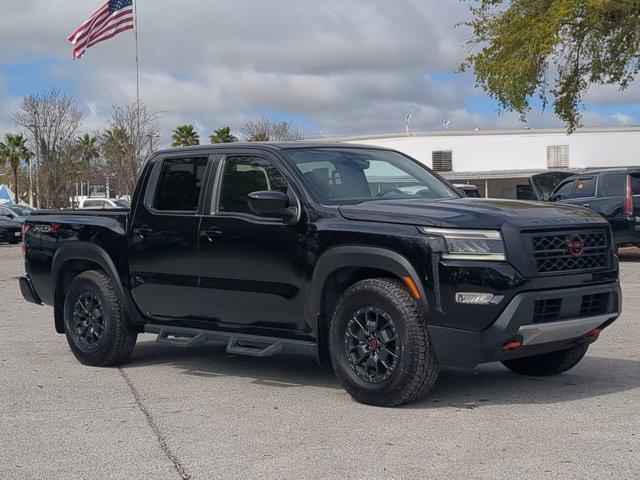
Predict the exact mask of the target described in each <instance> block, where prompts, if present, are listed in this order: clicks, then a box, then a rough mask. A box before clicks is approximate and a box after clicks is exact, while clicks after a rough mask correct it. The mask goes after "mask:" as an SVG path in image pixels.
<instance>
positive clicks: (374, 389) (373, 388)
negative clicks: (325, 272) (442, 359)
mask: <svg viewBox="0 0 640 480" xmlns="http://www.w3.org/2000/svg"><path fill="white" fill-rule="evenodd" d="M369 306H371V307H375V308H378V309H381V310H382V311H384V312H386V313H387V314H388V315H389V317H391V318H392V319H393V322H394V323H395V326H396V327H397V334H398V338H399V347H400V351H399V356H398V359H397V360H396V365H395V368H394V369H393V370H392V371H391V374H390V376H389V378H387V379H385V380H383V381H381V382H379V383H370V382H367V381H365V380H363V379H362V378H360V377H359V376H358V375H357V374H356V373H355V372H354V371H353V369H352V367H351V365H350V364H349V361H348V359H347V351H346V348H345V333H346V329H347V325H348V322H349V320H350V319H351V318H352V316H353V315H354V313H355V312H357V311H358V310H359V309H361V308H363V307H369ZM329 354H330V356H331V364H332V366H333V370H334V372H335V375H336V377H337V378H338V380H339V381H340V383H341V384H342V385H343V386H344V388H345V390H346V391H347V392H348V393H349V394H350V395H351V396H352V397H353V398H354V399H355V400H357V401H358V402H361V403H365V404H368V405H377V406H383V407H393V406H397V405H402V404H406V403H409V402H412V401H414V400H416V399H417V398H419V397H421V396H423V395H425V394H426V393H427V392H428V391H429V390H430V389H431V388H432V387H433V385H434V384H435V382H436V380H437V378H438V371H439V369H438V364H437V362H436V357H435V354H434V352H433V349H432V347H431V341H430V339H429V335H428V333H427V330H426V328H425V324H424V321H423V318H422V314H421V311H420V309H419V307H418V305H417V303H416V301H415V299H414V298H413V297H412V296H411V295H410V294H409V293H408V292H407V291H406V289H405V288H404V286H403V284H402V283H401V282H399V281H397V280H395V279H387V278H374V279H367V280H362V281H360V282H358V283H355V284H354V285H352V286H351V287H349V288H348V289H347V290H346V291H345V292H344V293H343V294H342V295H341V296H340V298H339V299H338V302H337V304H336V308H335V310H334V312H333V316H332V319H331V325H330V330H329Z"/></svg>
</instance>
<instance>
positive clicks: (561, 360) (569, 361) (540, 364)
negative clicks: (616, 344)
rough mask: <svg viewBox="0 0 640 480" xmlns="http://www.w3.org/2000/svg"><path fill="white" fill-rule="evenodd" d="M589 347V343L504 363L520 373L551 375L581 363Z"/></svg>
mask: <svg viewBox="0 0 640 480" xmlns="http://www.w3.org/2000/svg"><path fill="white" fill-rule="evenodd" d="M588 349H589V345H581V346H579V347H575V348H570V349H569V350H560V351H558V352H550V353H543V354H541V355H534V356H533V357H524V358H516V359H514V360H506V361H504V362H502V364H503V365H504V366H505V367H507V368H508V369H509V370H511V371H512V372H514V373H517V374H519V375H530V376H535V377H549V376H553V375H559V374H561V373H564V372H566V371H567V370H571V369H572V368H573V367H575V366H576V365H577V364H578V363H580V360H582V358H583V357H584V356H585V354H586V353H587V350H588Z"/></svg>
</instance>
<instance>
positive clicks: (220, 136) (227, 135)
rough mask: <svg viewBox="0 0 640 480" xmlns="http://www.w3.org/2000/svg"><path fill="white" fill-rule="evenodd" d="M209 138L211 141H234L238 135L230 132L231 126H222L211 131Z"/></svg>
mask: <svg viewBox="0 0 640 480" xmlns="http://www.w3.org/2000/svg"><path fill="white" fill-rule="evenodd" d="M209 140H210V141H211V143H235V142H237V141H238V137H236V136H235V135H233V134H232V133H231V127H222V128H219V129H217V130H216V131H215V132H213V135H211V136H210V137H209Z"/></svg>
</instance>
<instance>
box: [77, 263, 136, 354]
mask: <svg viewBox="0 0 640 480" xmlns="http://www.w3.org/2000/svg"><path fill="white" fill-rule="evenodd" d="M85 292H89V293H90V294H92V295H95V297H96V298H97V299H98V300H99V301H100V306H101V310H102V314H103V318H104V320H103V322H104V330H103V333H102V337H101V338H100V340H98V342H97V344H96V345H95V347H94V348H87V347H86V346H85V345H83V343H82V342H81V341H80V339H79V337H78V335H77V334H76V333H75V332H74V320H73V312H74V308H75V305H76V301H77V300H78V298H79V297H80V295H82V294H83V293H85ZM125 315H126V313H125V312H124V309H123V308H122V305H121V304H120V299H119V298H118V294H117V292H116V290H115V288H114V286H113V283H112V282H111V280H110V279H109V277H108V276H107V275H106V274H105V273H103V272H100V271H95V270H91V271H87V272H83V273H81V274H80V275H78V276H77V277H76V278H75V279H74V280H73V282H72V284H71V287H70V288H69V290H68V292H67V295H66V297H65V303H64V330H65V334H66V337H67V342H68V343H69V347H70V348H71V351H72V352H73V354H74V356H75V357H76V358H77V359H78V361H80V363H82V364H84V365H90V366H95V367H110V366H116V365H120V364H122V363H123V362H125V361H126V360H127V359H128V358H129V356H130V355H131V353H132V352H133V348H134V347H135V345H136V339H137V337H138V334H137V333H135V332H130V331H128V330H127V328H126V325H125Z"/></svg>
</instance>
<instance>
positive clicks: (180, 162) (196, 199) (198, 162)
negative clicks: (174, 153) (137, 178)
mask: <svg viewBox="0 0 640 480" xmlns="http://www.w3.org/2000/svg"><path fill="white" fill-rule="evenodd" d="M207 162H208V160H207V158H206V157H196V158H169V159H166V160H165V161H164V162H163V164H162V171H161V172H160V178H159V180H158V188H157V190H156V197H155V199H154V201H153V208H155V209H156V210H159V211H178V212H196V211H198V206H199V203H200V192H201V191H202V184H203V182H204V178H205V173H206V171H207Z"/></svg>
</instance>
